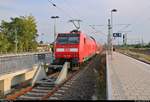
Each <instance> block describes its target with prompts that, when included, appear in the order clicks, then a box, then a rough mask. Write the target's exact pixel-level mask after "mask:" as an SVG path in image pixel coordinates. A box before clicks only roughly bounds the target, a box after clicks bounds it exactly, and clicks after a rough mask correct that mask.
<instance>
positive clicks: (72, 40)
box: [54, 30, 97, 64]
mask: <svg viewBox="0 0 150 102" xmlns="http://www.w3.org/2000/svg"><path fill="white" fill-rule="evenodd" d="M96 52H97V44H96V41H95V39H94V38H92V37H89V36H87V35H85V34H84V33H82V32H80V31H77V30H73V31H71V32H70V33H59V34H58V36H57V38H56V41H55V45H54V55H55V62H54V63H56V64H63V63H64V62H65V61H69V62H71V63H73V64H79V63H82V62H84V61H86V60H88V59H89V58H91V57H92V56H94V55H95V54H96Z"/></svg>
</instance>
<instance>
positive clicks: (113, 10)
mask: <svg viewBox="0 0 150 102" xmlns="http://www.w3.org/2000/svg"><path fill="white" fill-rule="evenodd" d="M113 12H117V9H112V10H111V32H112V34H111V55H112V53H113Z"/></svg>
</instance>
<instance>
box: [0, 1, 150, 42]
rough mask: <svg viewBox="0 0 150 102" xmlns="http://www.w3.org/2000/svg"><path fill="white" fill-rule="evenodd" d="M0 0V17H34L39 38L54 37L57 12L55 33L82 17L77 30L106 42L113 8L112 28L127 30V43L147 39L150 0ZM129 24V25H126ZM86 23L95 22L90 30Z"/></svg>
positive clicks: (149, 34)
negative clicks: (54, 18)
mask: <svg viewBox="0 0 150 102" xmlns="http://www.w3.org/2000/svg"><path fill="white" fill-rule="evenodd" d="M51 1H52V2H53V3H54V4H56V6H57V8H56V7H54V6H52V4H51V3H50V2H49V1H48V0H1V2H0V21H1V20H6V21H10V18H11V17H19V16H28V15H32V16H34V17H35V19H36V22H37V30H38V34H39V37H38V39H37V40H38V41H40V40H42V41H44V42H45V43H51V42H53V40H54V30H53V26H54V20H53V19H51V16H59V17H60V18H59V19H57V21H56V25H57V26H56V30H57V33H63V32H69V31H71V30H72V29H74V26H73V24H71V23H69V22H68V21H69V20H70V19H72V18H73V19H80V20H82V22H81V23H80V24H81V28H80V30H81V31H82V32H84V33H86V34H87V35H90V36H93V37H94V38H95V39H96V40H97V41H98V42H100V43H106V42H107V34H108V26H107V25H108V19H110V17H111V10H112V9H117V12H113V32H115V33H116V32H118V31H121V32H123V33H127V38H128V40H127V41H128V43H138V42H142V39H143V41H144V42H145V43H148V42H150V12H149V10H150V0H51ZM128 24H130V26H128V27H126V26H127V25H128ZM89 25H100V26H95V29H96V31H95V30H93V29H92V28H91V27H90V26H89ZM114 43H115V44H118V43H119V44H122V38H117V39H114Z"/></svg>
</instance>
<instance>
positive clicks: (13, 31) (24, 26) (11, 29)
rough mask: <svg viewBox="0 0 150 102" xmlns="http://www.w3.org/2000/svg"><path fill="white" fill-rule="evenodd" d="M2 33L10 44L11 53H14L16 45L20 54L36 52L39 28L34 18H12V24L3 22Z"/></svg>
mask: <svg viewBox="0 0 150 102" xmlns="http://www.w3.org/2000/svg"><path fill="white" fill-rule="evenodd" d="M0 28H1V33H3V34H4V35H5V36H6V38H7V40H8V42H9V43H10V46H9V48H8V49H7V50H8V51H9V52H12V51H13V52H14V51H15V47H16V43H17V51H18V52H27V51H36V48H37V44H38V43H37V41H36V38H37V36H38V35H37V29H36V28H37V26H36V22H35V19H34V17H33V16H21V17H15V18H11V21H10V22H6V21H2V24H1V27H0Z"/></svg>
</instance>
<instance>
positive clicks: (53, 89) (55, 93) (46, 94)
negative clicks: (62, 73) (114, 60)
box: [6, 61, 91, 100]
mask: <svg viewBox="0 0 150 102" xmlns="http://www.w3.org/2000/svg"><path fill="white" fill-rule="evenodd" d="M90 64H91V61H89V64H84V65H82V66H81V68H80V70H74V71H69V73H68V76H67V79H66V80H65V81H64V82H62V83H61V84H59V85H56V84H55V81H56V79H57V77H58V72H57V73H55V74H53V75H50V76H49V77H47V78H45V79H42V80H40V81H38V82H36V85H35V86H34V87H28V88H27V89H26V90H24V91H23V92H20V93H19V94H17V95H14V96H13V95H12V96H9V97H7V98H6V99H7V100H57V99H58V97H60V96H61V95H62V94H63V93H64V92H65V90H67V89H69V87H71V85H72V84H73V82H74V81H75V79H76V78H77V77H78V76H80V74H81V73H84V71H85V70H86V68H87V66H88V65H90ZM77 69H78V68H77Z"/></svg>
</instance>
